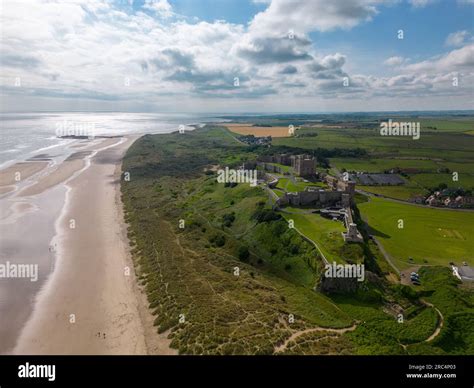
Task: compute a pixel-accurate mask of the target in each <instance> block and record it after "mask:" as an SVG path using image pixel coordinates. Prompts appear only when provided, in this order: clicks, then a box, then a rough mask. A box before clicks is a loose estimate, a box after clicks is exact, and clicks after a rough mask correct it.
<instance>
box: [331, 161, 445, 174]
mask: <svg viewBox="0 0 474 388" xmlns="http://www.w3.org/2000/svg"><path fill="white" fill-rule="evenodd" d="M330 162H331V165H334V166H336V167H337V168H338V169H339V170H342V169H343V168H345V169H346V170H347V171H359V172H380V173H381V172H384V171H386V170H391V169H393V168H396V167H399V168H415V169H418V170H420V172H421V171H423V172H424V171H426V172H436V171H437V170H438V168H440V167H442V166H441V165H440V164H439V162H435V161H432V160H421V159H379V158H371V159H354V158H332V159H330Z"/></svg>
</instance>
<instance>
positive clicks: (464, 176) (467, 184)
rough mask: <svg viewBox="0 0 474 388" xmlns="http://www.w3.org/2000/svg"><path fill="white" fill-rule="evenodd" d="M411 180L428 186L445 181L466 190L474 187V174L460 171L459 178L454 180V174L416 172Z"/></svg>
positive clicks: (449, 184) (451, 185)
mask: <svg viewBox="0 0 474 388" xmlns="http://www.w3.org/2000/svg"><path fill="white" fill-rule="evenodd" d="M410 180H411V181H413V182H416V183H417V184H419V185H420V186H423V187H426V188H433V187H437V186H438V185H439V184H440V183H445V184H446V185H448V187H452V188H457V187H463V188H464V189H466V190H471V189H473V188H474V175H473V174H469V173H459V174H458V180H457V181H453V175H452V174H441V173H438V174H415V175H413V176H411V177H410Z"/></svg>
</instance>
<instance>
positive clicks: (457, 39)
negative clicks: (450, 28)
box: [445, 30, 471, 46]
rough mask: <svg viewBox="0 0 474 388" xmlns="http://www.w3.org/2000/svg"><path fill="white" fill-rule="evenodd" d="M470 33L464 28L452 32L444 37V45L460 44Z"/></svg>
mask: <svg viewBox="0 0 474 388" xmlns="http://www.w3.org/2000/svg"><path fill="white" fill-rule="evenodd" d="M470 36H471V34H470V33H469V32H467V31H466V30H462V31H457V32H453V33H451V34H449V35H448V37H447V38H446V41H445V44H446V46H462V45H463V44H464V43H465V42H466V41H467V40H468V39H469V38H470Z"/></svg>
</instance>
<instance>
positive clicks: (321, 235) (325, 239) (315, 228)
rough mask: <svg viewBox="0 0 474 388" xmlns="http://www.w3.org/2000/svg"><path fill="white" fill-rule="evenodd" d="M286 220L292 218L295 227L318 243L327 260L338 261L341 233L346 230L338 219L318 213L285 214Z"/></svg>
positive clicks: (342, 243) (341, 239) (341, 240)
mask: <svg viewBox="0 0 474 388" xmlns="http://www.w3.org/2000/svg"><path fill="white" fill-rule="evenodd" d="M285 218H286V220H290V219H292V220H294V222H295V227H296V228H297V229H298V230H299V231H300V232H301V233H303V234H304V235H305V236H307V237H309V238H310V239H311V240H313V241H314V242H315V243H316V244H318V246H319V248H320V249H321V251H322V252H323V253H324V255H325V256H326V259H327V260H328V261H338V262H340V261H341V260H340V251H341V248H342V246H343V245H344V240H343V238H342V235H341V233H342V232H344V231H345V230H346V228H345V227H344V225H343V223H342V222H340V221H332V220H329V219H327V218H323V217H321V216H320V215H319V214H285Z"/></svg>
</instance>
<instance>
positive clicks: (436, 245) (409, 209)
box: [359, 198, 474, 268]
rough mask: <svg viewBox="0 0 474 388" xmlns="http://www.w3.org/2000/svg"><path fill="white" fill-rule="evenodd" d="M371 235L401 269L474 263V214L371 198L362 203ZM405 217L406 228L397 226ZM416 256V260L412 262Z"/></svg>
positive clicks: (363, 214) (362, 210)
mask: <svg viewBox="0 0 474 388" xmlns="http://www.w3.org/2000/svg"><path fill="white" fill-rule="evenodd" d="M359 209H360V212H361V214H362V216H363V218H364V219H365V220H366V221H367V222H368V224H369V225H370V227H371V228H372V229H373V231H372V234H373V235H375V236H376V237H377V239H378V240H379V241H380V242H381V243H382V245H383V246H384V247H385V249H386V250H387V252H388V253H389V255H390V256H391V257H392V258H393V259H394V261H395V263H396V265H397V266H399V267H400V268H406V267H409V266H410V265H411V264H420V265H423V264H425V265H448V263H449V262H450V261H454V262H457V263H460V262H462V261H466V262H468V263H470V265H473V264H474V255H473V252H474V213H472V212H465V211H453V210H444V209H433V208H426V207H420V206H413V205H405V204H401V203H396V202H392V201H389V200H384V199H381V198H371V199H370V201H369V202H365V203H361V204H359ZM400 219H402V220H403V222H404V228H403V229H399V228H398V220H400ZM409 257H411V258H413V262H410V261H409Z"/></svg>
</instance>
